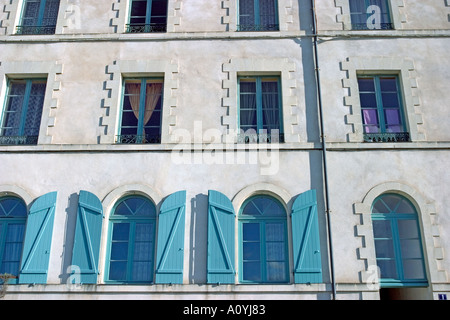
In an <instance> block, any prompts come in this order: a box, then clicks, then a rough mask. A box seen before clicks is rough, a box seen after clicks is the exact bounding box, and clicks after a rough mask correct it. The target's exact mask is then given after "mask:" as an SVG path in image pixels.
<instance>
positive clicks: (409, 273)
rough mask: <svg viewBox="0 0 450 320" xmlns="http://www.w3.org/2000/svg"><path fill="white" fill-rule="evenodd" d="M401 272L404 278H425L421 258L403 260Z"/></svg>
mask: <svg viewBox="0 0 450 320" xmlns="http://www.w3.org/2000/svg"><path fill="white" fill-rule="evenodd" d="M403 273H404V277H405V279H408V280H413V279H416V280H418V279H425V270H424V268H423V260H422V259H417V260H403Z"/></svg>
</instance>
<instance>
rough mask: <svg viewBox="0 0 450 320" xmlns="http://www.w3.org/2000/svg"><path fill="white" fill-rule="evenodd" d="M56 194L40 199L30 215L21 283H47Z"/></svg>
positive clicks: (32, 207) (33, 206) (49, 194)
mask: <svg viewBox="0 0 450 320" xmlns="http://www.w3.org/2000/svg"><path fill="white" fill-rule="evenodd" d="M56 196H57V193H56V192H51V193H47V194H45V195H43V196H41V197H40V198H38V199H37V200H36V201H35V202H34V203H33V204H32V206H31V208H30V213H29V214H28V219H27V227H26V231H25V240H24V246H23V253H22V263H21V271H20V274H19V283H38V284H44V283H46V282H47V273H48V263H49V259H50V247H51V244H52V234H53V221H54V218H55V206H56Z"/></svg>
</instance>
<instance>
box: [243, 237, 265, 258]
mask: <svg viewBox="0 0 450 320" xmlns="http://www.w3.org/2000/svg"><path fill="white" fill-rule="evenodd" d="M242 247H243V250H242V251H243V252H242V258H243V259H244V260H257V261H259V260H260V255H261V254H260V251H261V250H260V243H259V242H244V243H243V246H242Z"/></svg>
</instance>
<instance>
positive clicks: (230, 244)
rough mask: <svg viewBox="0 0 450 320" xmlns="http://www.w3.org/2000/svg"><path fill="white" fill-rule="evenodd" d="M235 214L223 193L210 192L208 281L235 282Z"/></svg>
mask: <svg viewBox="0 0 450 320" xmlns="http://www.w3.org/2000/svg"><path fill="white" fill-rule="evenodd" d="M234 230H235V214H234V208H233V204H232V203H231V201H230V200H229V199H228V198H227V197H226V196H225V195H223V194H222V193H220V192H217V191H214V190H209V192H208V267H207V272H208V275H207V281H208V283H234V273H235V269H234V238H235V237H234V233H235V232H234Z"/></svg>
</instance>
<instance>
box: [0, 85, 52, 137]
mask: <svg viewBox="0 0 450 320" xmlns="http://www.w3.org/2000/svg"><path fill="white" fill-rule="evenodd" d="M45 88H46V80H44V79H27V80H10V81H9V84H8V89H7V90H8V92H7V96H6V104H5V108H4V110H3V114H2V117H1V122H0V124H1V126H0V145H12V144H26V145H34V144H37V141H38V136H39V129H40V125H41V116H42V107H43V105H44V97H45Z"/></svg>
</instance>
